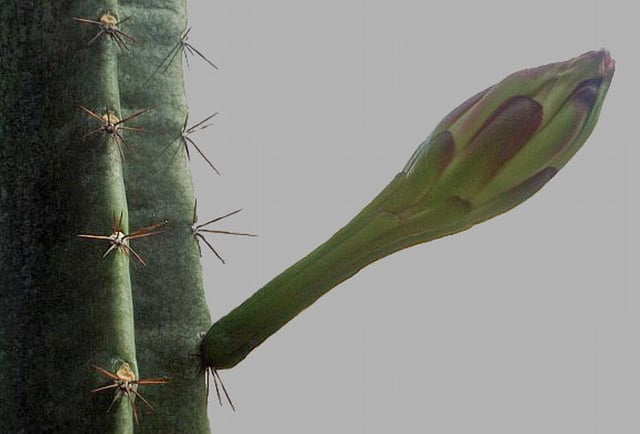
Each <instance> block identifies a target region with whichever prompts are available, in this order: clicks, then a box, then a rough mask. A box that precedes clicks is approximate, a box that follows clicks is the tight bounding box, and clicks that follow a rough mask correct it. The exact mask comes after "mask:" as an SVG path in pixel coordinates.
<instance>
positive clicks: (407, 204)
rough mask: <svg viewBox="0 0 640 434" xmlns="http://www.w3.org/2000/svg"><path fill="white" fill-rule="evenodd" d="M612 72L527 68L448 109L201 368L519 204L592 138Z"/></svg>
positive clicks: (216, 332) (208, 349)
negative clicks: (366, 270) (343, 285)
mask: <svg viewBox="0 0 640 434" xmlns="http://www.w3.org/2000/svg"><path fill="white" fill-rule="evenodd" d="M613 73H614V61H613V59H612V58H611V56H610V55H609V53H608V52H607V51H606V50H600V51H591V52H588V53H585V54H582V55H581V56H578V57H576V58H574V59H571V60H568V61H565V62H557V63H551V64H548V65H544V66H540V67H537V68H532V69H525V70H522V71H519V72H516V73H514V74H511V75H509V76H508V77H506V78H505V79H504V80H502V81H501V82H499V83H498V84H496V85H494V86H491V87H490V88H488V89H486V90H484V91H482V92H480V93H478V94H476V95H475V96H473V97H471V98H470V99H469V100H467V101H465V102H464V103H463V104H461V105H460V106H459V107H457V108H456V109H455V110H453V111H452V112H451V113H449V114H448V115H447V116H446V117H445V118H444V119H443V120H442V121H441V122H440V123H439V124H438V125H437V127H436V129H435V130H434V131H433V133H431V135H430V136H429V137H428V138H427V139H426V140H425V141H424V142H423V143H422V144H421V145H420V146H419V147H418V149H417V150H416V151H415V153H414V154H413V156H412V157H411V158H410V160H409V162H408V163H407V165H406V166H405V167H404V169H403V170H402V171H401V172H400V173H399V174H398V175H396V177H395V178H394V179H393V180H392V181H391V183H390V184H389V185H388V186H387V187H386V188H385V189H384V190H383V191H382V192H381V193H380V194H379V195H378V196H377V197H376V198H375V199H374V200H373V201H372V202H371V203H370V204H369V205H367V206H366V207H365V208H364V209H363V210H362V211H361V212H360V213H359V214H358V215H357V216H356V217H355V218H354V219H353V220H351V221H350V222H349V223H348V224H347V225H346V226H345V227H344V228H342V229H341V230H340V231H338V232H337V233H336V234H335V235H334V236H333V237H331V238H330V239H329V240H328V241H327V242H325V243H324V244H323V245H321V246H320V247H318V248H317V249H315V250H314V251H312V252H311V253H310V254H309V255H307V256H306V257H305V258H303V259H301V260H300V261H298V262H297V263H296V264H294V265H293V266H291V267H290V268H288V269H287V270H285V271H284V272H283V273H282V274H280V275H279V276H277V277H276V278H275V279H273V280H272V281H271V282H269V283H268V284H267V285H266V286H265V287H263V288H262V289H261V290H259V291H258V292H256V293H255V294H254V295H253V296H251V297H250V298H249V299H248V300H246V301H245V302H244V303H243V304H241V305H240V306H239V307H238V308H236V309H235V310H233V311H232V312H230V313H229V314H228V315H227V316H225V317H224V318H222V319H221V320H220V321H218V322H217V323H216V324H214V325H213V326H212V328H211V329H210V330H209V333H208V334H207V336H206V337H205V340H204V342H203V345H202V355H203V359H204V362H205V364H207V365H208V366H211V367H214V368H215V367H217V368H228V367H231V366H233V365H235V364H236V363H238V362H239V361H240V360H242V359H243V358H244V357H246V355H247V354H248V353H249V352H250V351H251V350H252V349H253V348H255V347H257V346H258V345H259V344H260V343H261V342H263V341H264V340H265V339H266V338H267V337H268V336H270V335H271V334H273V333H274V332H275V331H277V330H278V329H279V328H280V327H282V326H283V325H284V324H285V323H286V322H288V321H289V320H291V319H292V318H293V317H294V316H296V315H297V314H298V313H300V312H301V311H302V310H304V309H305V308H307V307H308V306H310V305H311V304H312V303H313V302H314V301H316V300H317V299H318V298H319V297H320V296H322V295H323V294H325V293H326V292H327V291H328V290H329V289H331V288H333V287H334V286H336V285H337V284H339V283H340V282H342V281H344V280H346V279H348V278H349V277H351V276H352V275H354V274H355V273H357V272H358V271H359V270H361V269H362V268H363V267H365V266H366V265H368V264H370V263H372V262H374V261H376V260H378V259H380V258H382V257H384V256H386V255H389V254H391V253H394V252H396V251H398V250H400V249H404V248H406V247H409V246H412V245H415V244H419V243H423V242H426V241H430V240H433V239H436V238H440V237H443V236H446V235H450V234H453V233H456V232H460V231H463V230H465V229H468V228H470V227H471V226H473V225H475V224H477V223H480V222H482V221H485V220H487V219H490V218H491V217H495V216H497V215H499V214H502V213H504V212H505V211H508V210H509V209H511V208H513V207H515V206H517V205H518V204H520V203H522V202H523V201H525V200H526V199H528V198H529V197H530V196H531V195H533V194H534V193H535V192H536V191H538V190H539V189H540V188H541V187H542V186H543V185H544V184H546V183H547V182H548V181H549V180H550V179H551V178H553V176H554V175H555V174H556V173H557V171H558V170H559V169H560V168H562V166H564V165H565V164H566V163H567V161H568V160H569V159H570V158H571V157H572V156H573V155H574V154H575V153H576V151H577V150H578V149H579V148H580V147H581V146H582V144H583V143H584V142H585V141H586V140H587V138H588V137H589V134H590V133H591V131H592V130H593V128H594V126H595V124H596V122H597V119H598V115H599V113H600V109H601V107H602V104H603V101H604V98H605V95H606V93H607V90H608V89H609V85H610V84H611V80H612V78H613Z"/></svg>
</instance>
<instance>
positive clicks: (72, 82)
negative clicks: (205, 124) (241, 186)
mask: <svg viewBox="0 0 640 434" xmlns="http://www.w3.org/2000/svg"><path fill="white" fill-rule="evenodd" d="M0 14H1V17H2V22H3V23H4V26H5V28H4V31H3V34H2V36H1V38H2V40H1V41H0V47H2V52H3V53H5V54H6V55H5V56H3V62H2V63H1V64H0V81H1V83H2V89H3V98H2V99H1V101H0V156H1V157H2V158H1V161H0V165H1V167H0V195H1V200H2V202H1V206H0V240H1V243H2V246H1V248H0V255H1V257H0V261H1V262H0V263H1V264H2V273H0V291H1V293H2V297H0V330H2V332H1V333H0V372H2V374H1V375H2V382H1V384H2V386H3V399H2V404H1V405H0V431H1V432H68V433H72V432H104V433H130V432H133V431H134V430H135V431H136V432H149V433H161V432H167V433H169V432H170V433H178V432H185V433H187V432H188V433H208V432H209V423H208V420H207V417H206V396H205V394H206V390H205V381H204V376H203V373H202V371H201V366H200V360H199V358H198V357H197V356H196V354H197V352H198V350H199V348H198V347H199V344H200V341H201V337H202V334H203V332H204V331H206V329H207V328H208V327H209V326H210V324H211V321H210V317H209V313H208V309H207V306H206V303H205V296H204V291H203V288H202V279H201V267H200V262H199V261H200V258H199V253H198V249H197V245H196V244H195V243H194V241H193V235H192V232H191V220H192V213H193V206H194V202H195V199H194V194H193V187H192V184H191V177H190V174H189V169H188V165H187V161H186V158H185V154H184V152H183V150H182V149H180V152H178V153H177V154H176V153H175V152H173V149H174V148H171V149H170V150H167V147H168V146H169V144H171V143H173V142H175V141H176V138H177V137H180V135H181V132H182V126H183V122H184V119H185V117H186V112H187V109H186V102H185V92H184V85H183V76H182V65H181V62H179V61H176V62H172V63H171V64H170V65H168V66H167V67H166V68H165V69H163V70H162V71H161V72H159V73H156V74H154V72H155V70H156V68H157V66H158V65H159V64H160V63H161V62H162V59H163V58H165V57H166V55H167V53H169V52H170V51H171V50H172V49H173V47H174V46H175V44H176V43H177V42H178V41H180V40H181V39H180V38H181V35H183V33H184V31H185V29H186V28H187V21H186V11H185V3H184V1H182V0H167V1H163V2H155V1H151V0H146V1H136V2H135V3H132V2H127V3H119V2H117V1H115V0H112V1H107V0H101V1H98V0H77V1H69V2H18V1H14V2H8V3H6V4H4V5H3V8H2V9H1V10H0ZM152 76H153V78H152V79H150V77H152ZM81 107H83V108H84V109H83V108H81ZM120 120H123V122H120ZM175 146H180V143H178V142H175ZM163 150H164V152H163ZM174 156H175V157H174ZM120 215H122V219H121V221H119V216H120ZM114 218H115V220H116V221H117V224H115V226H119V227H118V228H117V229H118V230H117V231H116V230H114ZM165 220H167V222H168V223H167V224H166V225H164V221H165ZM157 225H159V226H157ZM150 226H151V228H150ZM160 226H161V227H160ZM140 228H146V230H147V231H148V232H158V231H160V232H161V233H156V234H154V236H149V237H147V236H145V234H143V233H141V232H136V231H137V230H138V229H140ZM116 232H119V233H121V235H118V236H116V237H115V238H114V239H119V240H120V241H119V242H120V244H118V245H115V244H113V243H112V241H109V240H108V239H83V238H82V237H78V235H88V236H89V237H93V238H96V237H100V236H102V237H109V236H111V235H114V234H116ZM143 232H144V231H143ZM125 234H128V236H125ZM116 235H117V234H116ZM118 237H120V238H118ZM85 238H86V237H85ZM114 246H115V247H114ZM110 247H113V249H112V251H111V252H110V253H109V254H108V255H106V256H105V257H104V258H103V254H104V253H105V251H107V250H108V249H109V248H110ZM134 252H135V254H134ZM138 255H139V257H140V259H141V261H140V260H138V259H137V257H138ZM141 262H144V263H146V265H142V263H141ZM123 366H129V367H130V371H129V372H130V374H127V375H125V376H124V377H123V378H124V379H123V378H120V380H116V379H114V378H111V377H109V376H108V374H107V373H111V374H112V375H116V376H118V375H119V374H118V373H119V372H120V373H121V374H122V373H123V372H125V371H123V370H122V369H123V368H122V367H123ZM96 367H98V368H100V369H102V371H100V370H98V369H97V368H96ZM122 375H124V374H122ZM125 377H126V378H125ZM147 379H161V380H162V383H153V384H150V383H148V382H146V380H147ZM116 381H122V383H121V384H120V385H119V386H117V387H111V388H108V389H105V390H101V391H99V392H95V393H91V391H92V390H95V389H99V388H101V387H105V386H109V385H110V384H112V385H113V384H115V383H114V382H116ZM165 382H166V384H164V383H165ZM127 388H130V389H127ZM126 390H130V391H131V393H129V394H127V393H124V394H123V393H120V394H119V395H118V399H116V401H115V402H114V403H113V406H112V408H111V409H110V411H109V412H107V408H109V405H110V404H111V403H112V400H113V398H114V396H116V394H117V392H122V391H126ZM134 391H135V392H139V393H140V395H142V396H143V397H144V399H146V400H147V401H148V402H149V403H150V404H151V405H152V406H153V407H154V411H153V412H151V411H149V409H148V407H147V406H146V405H145V404H144V403H143V401H142V399H141V398H139V397H138V395H137V394H136V393H134ZM130 398H131V399H130ZM132 403H135V406H136V407H135V408H136V411H137V413H138V416H139V422H140V423H139V424H138V425H136V420H135V419H136V418H135V417H134V414H133V406H132V405H131V404H132Z"/></svg>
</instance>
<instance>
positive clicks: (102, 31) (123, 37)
mask: <svg viewBox="0 0 640 434" xmlns="http://www.w3.org/2000/svg"><path fill="white" fill-rule="evenodd" d="M129 18H131V17H127V18H124V19H122V20H121V21H118V19H117V18H116V17H115V16H114V15H112V14H111V13H110V12H107V13H105V14H102V16H100V18H99V20H98V21H96V20H92V19H90V18H85V17H73V19H74V20H76V21H79V22H81V23H86V24H91V25H94V26H98V33H96V34H95V36H94V37H93V38H91V40H90V41H89V42H88V43H87V45H91V44H92V43H93V42H94V41H95V40H96V39H98V38H104V37H106V38H109V39H111V41H112V42H114V43H115V44H116V45H117V46H118V48H120V50H122V51H123V52H124V51H125V50H129V46H128V45H127V40H128V41H129V42H133V43H136V42H138V41H137V40H136V39H135V38H134V37H132V36H130V35H128V34H126V33H125V32H123V31H122V30H120V29H118V26H119V25H120V24H122V23H123V22H125V21H126V20H128V19H129Z"/></svg>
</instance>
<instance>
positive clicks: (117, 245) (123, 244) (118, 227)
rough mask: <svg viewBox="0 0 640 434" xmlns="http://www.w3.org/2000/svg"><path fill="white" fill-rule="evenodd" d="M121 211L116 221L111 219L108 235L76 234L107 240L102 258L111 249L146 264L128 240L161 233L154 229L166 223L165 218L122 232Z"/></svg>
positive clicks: (82, 236)
mask: <svg viewBox="0 0 640 434" xmlns="http://www.w3.org/2000/svg"><path fill="white" fill-rule="evenodd" d="M123 214H124V213H123V212H120V218H119V219H118V220H117V221H116V219H115V216H114V220H113V228H112V232H111V234H109V235H95V234H79V235H77V236H78V237H79V238H84V239H89V240H104V241H108V242H109V243H110V244H111V245H110V246H109V248H108V249H107V250H106V251H105V252H104V254H103V255H102V257H103V258H106V257H107V256H108V255H109V253H111V252H112V251H113V250H118V251H120V252H121V253H123V254H124V255H125V256H127V257H128V258H129V259H131V256H132V255H133V257H134V258H135V259H136V260H137V261H138V262H140V264H142V265H147V263H146V262H145V261H144V259H142V257H141V256H140V255H139V254H138V252H136V251H135V250H134V249H133V247H131V246H130V245H129V240H134V239H136V238H144V237H148V236H151V235H155V234H158V233H161V232H162V231H158V230H156V229H158V228H160V227H162V226H164V225H166V224H167V223H168V221H167V220H164V221H162V222H160V223H156V224H153V225H150V226H146V227H144V228H142V229H138V230H137V231H134V232H131V233H129V234H125V233H124V232H122V217H123Z"/></svg>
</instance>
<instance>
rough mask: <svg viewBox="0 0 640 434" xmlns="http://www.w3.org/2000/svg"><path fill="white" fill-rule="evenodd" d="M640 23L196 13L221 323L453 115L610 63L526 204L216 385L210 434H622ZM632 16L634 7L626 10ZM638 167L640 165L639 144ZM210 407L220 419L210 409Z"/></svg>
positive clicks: (336, 293)
mask: <svg viewBox="0 0 640 434" xmlns="http://www.w3.org/2000/svg"><path fill="white" fill-rule="evenodd" d="M637 4H638V3H637V2H629V1H627V0H619V1H607V2H605V1H581V2H578V1H557V0H556V1H548V0H543V1H536V2H531V1H529V2H518V1H499V0H485V1H482V2H470V1H462V2H460V1H446V2H426V1H409V0H396V1H393V2H391V1H387V2H381V1H355V0H324V1H303V0H298V1H293V0H290V1H282V0H272V1H269V2H261V1H247V2H243V1H216V2H208V1H191V2H189V11H190V19H191V25H192V26H193V30H192V32H191V39H190V42H191V43H192V44H193V45H194V46H196V47H197V48H198V49H200V50H201V51H202V52H203V53H205V54H207V55H208V56H209V57H210V58H212V60H214V61H215V62H216V63H217V64H218V65H219V66H220V71H214V70H213V69H211V68H210V67H208V66H207V65H206V64H205V63H204V62H199V61H198V60H197V59H192V61H191V69H190V70H189V71H187V83H188V88H187V92H188V95H189V104H190V110H191V119H193V120H197V119H200V118H203V117H205V116H206V115H208V114H210V113H212V112H215V111H219V112H221V114H220V115H219V116H218V117H217V118H216V123H215V126H214V127H211V128H209V129H207V130H205V131H203V132H202V133H201V134H200V135H199V136H194V138H196V139H197V140H198V142H199V143H200V144H201V145H202V146H203V147H204V148H205V149H206V152H207V153H208V155H209V156H210V157H211V158H212V160H213V161H214V162H215V163H216V164H217V166H218V168H219V169H220V170H221V172H222V176H221V177H218V176H216V175H215V174H214V173H213V172H212V171H211V170H210V169H209V168H208V167H207V166H206V164H205V163H204V162H203V161H202V160H201V159H199V158H196V157H197V156H194V158H193V161H192V169H193V173H194V178H195V184H196V192H197V195H198V198H199V204H200V216H201V217H202V218H205V217H213V216H217V215H221V214H223V213H225V212H227V211H231V210H234V209H236V208H239V207H243V208H244V211H243V212H242V213H241V214H240V215H237V216H235V217H233V218H232V219H229V220H227V221H225V222H224V223H222V222H221V223H220V225H219V226H218V227H219V228H221V229H229V230H240V231H253V232H256V233H258V234H259V237H258V238H256V239H247V238H240V237H222V236H218V237H212V238H210V239H211V240H212V242H214V243H215V246H216V247H217V248H218V250H219V251H220V252H221V253H222V254H223V256H224V257H225V258H226V259H227V262H228V264H227V265H225V266H223V265H221V264H220V263H219V262H217V260H216V259H215V257H213V255H209V254H207V255H205V257H204V258H203V265H204V267H205V277H206V282H205V283H206V287H207V296H208V299H209V303H210V306H211V311H212V315H213V316H214V319H215V318H218V317H220V316H222V315H224V314H225V313H226V312H228V311H229V310H230V309H232V308H233V307H234V306H236V305H237V304H239V303H240V302H241V301H243V300H244V299H245V298H246V297H248V296H249V295H250V294H251V293H253V292H254V291H255V290H257V289H258V288H259V287H261V286H262V285H263V284H264V283H266V282H267V281H268V280H270V279H271V278H272V277H274V276H275V275H276V274H278V273H279V272H280V271H282V270H283V269H284V268H286V267H287V266H288V265H290V264H292V263H293V262H294V261H296V260H297V259H299V258H300V257H302V256H303V255H305V254H306V253H307V252H308V251H310V250H311V249H312V248H314V247H315V246H317V245H318V244H319V243H321V242H322V241H324V240H325V239H326V238H327V237H329V236H330V235H331V234H332V233H333V232H335V231H336V230H337V229H338V228H339V227H340V226H342V225H343V224H344V223H346V222H347V221H348V220H349V219H350V218H351V217H352V216H353V215H354V214H355V213H356V212H357V211H358V210H360V209H361V208H362V207H363V206H364V205H365V204H366V203H368V201H369V200H370V199H371V198H372V197H373V196H374V195H375V194H376V193H378V191H380V189H382V188H383V187H384V186H385V185H386V184H387V182H388V181H389V180H390V179H391V178H392V177H393V175H394V174H395V173H397V172H398V171H399V170H400V169H401V168H402V166H403V165H404V163H405V162H406V160H407V159H408V158H409V156H410V155H411V153H412V152H413V150H414V148H415V147H416V146H417V145H418V144H419V143H420V142H421V141H422V140H423V139H424V138H425V137H426V136H427V134H428V133H429V132H430V131H431V129H432V128H433V127H434V126H435V124H436V123H437V122H438V121H439V120H440V118H442V117H443V116H444V115H445V114H446V113H447V112H448V111H449V110H451V109H452V108H453V107H455V106H456V105H457V104H458V103H460V102H461V101H463V100H464V99H466V98H467V97H468V96H470V95H472V94H474V93H475V92H476V91H478V90H480V89H483V88H484V87H486V86H488V85H490V84H493V83H495V82H497V81H498V80H500V79H501V78H503V77H504V76H505V75H507V74H508V73H510V72H512V71H515V70H517V69H521V68H524V67H529V66H535V65H539V64H544V63H548V62H551V61H557V60H564V59H567V58H570V57H573V56H575V55H578V54H580V53H582V52H584V51H588V50H591V49H597V48H601V47H606V48H608V49H609V50H611V52H612V54H613V56H614V57H615V58H616V60H617V72H616V77H615V79H614V82H613V85H612V88H611V90H610V93H609V96H608V99H607V101H606V104H605V107H604V110H603V114H602V116H601V120H600V123H599V125H598V126H597V128H596V130H595V132H594V133H593V135H592V136H591V138H590V140H589V141H588V142H587V143H586V145H585V146H584V148H583V149H582V150H581V151H580V152H579V153H578V155H577V156H576V157H575V158H574V159H573V160H572V161H571V162H570V163H569V164H568V165H567V166H566V167H565V169H564V170H563V171H561V172H560V174H559V175H558V176H556V178H555V179H554V180H553V181H552V182H551V183H550V184H549V185H547V186H546V187H545V188H544V189H543V190H542V191H541V192H540V193H539V194H537V195H536V196H535V197H534V198H532V199H531V200H529V201H528V202H526V203H525V204H524V205H522V206H520V207H518V208H517V209H515V210H513V211H511V212H509V213H508V214H506V215H504V216H501V217H499V218H496V219H494V220H492V221H490V222H487V223H484V224H482V225H480V226H477V227H475V228H473V229H472V230H470V231H468V232H465V233H462V234H459V235H456V236H454V237H448V238H446V239H442V240H439V241H435V242H432V243H429V244H425V245H422V246H418V247H415V248H412V249H409V250H405V251H403V252H400V253H398V254H395V255H393V256H392V257H389V258H386V259H384V260H382V261H380V262H378V263H376V264H374V265H372V266H370V267H369V268H367V269H365V270H364V271H363V272H361V273H360V274H359V275H357V276H356V277H355V278H353V279H352V280H350V281H348V282H346V283H344V284H343V285H341V286H339V287H338V288H336V289H334V290H333V291H332V292H330V293H329V294H328V295H327V296H325V297H324V298H322V299H321V300H320V301H319V302H318V303H316V304H315V305H314V306H313V307H312V308H310V309H308V310H307V311H305V312H304V313H303V314H302V315H300V316H299V317H298V318H296V319H295V320H294V321H293V322H292V323H290V324H289V325H288V326H287V327H286V328H285V329H283V330H281V331H280V332H279V333H277V334H276V335H275V336H273V337H272V338H271V339H269V340H268V341H267V342H266V343H265V344H264V345H263V346H262V347H260V348H259V349H258V350H256V351H255V352H254V353H252V354H251V355H250V356H249V358H248V359H246V360H245V361H244V362H243V363H241V364H240V365H239V366H237V367H236V368H234V369H233V370H230V371H223V372H222V375H223V378H224V380H225V384H226V385H227V387H228V389H229V390H230V391H231V394H232V396H233V398H234V401H235V404H236V406H237V407H238V412H237V413H235V414H234V413H232V412H231V410H230V409H228V407H227V408H222V409H220V408H219V407H218V406H217V403H215V400H211V402H212V405H211V419H212V425H213V430H214V432H217V433H227V434H229V433H251V432H263V433H265V432H266V433H327V432H334V433H347V432H348V433H389V432H402V433H412V432H433V433H456V434H457V433H469V432H479V433H492V434H500V433H505V434H506V433H509V434H512V433H541V432H544V433H581V434H590V433H607V434H608V433H616V434H618V433H637V432H638V431H639V430H640V416H638V414H640V411H639V409H640V344H639V342H640V339H639V338H640V300H639V298H638V288H639V285H638V284H639V279H638V275H637V272H636V271H635V268H636V267H635V265H634V264H637V263H638V251H637V248H634V246H637V242H638V241H639V239H638V229H637V225H631V224H630V222H634V221H638V206H637V201H638V195H637V194H638V191H637V187H636V186H637V185H638V181H639V180H638V170H637V165H638V161H639V158H638V157H639V156H640V155H639V152H638V146H637V125H638V123H639V115H640V113H639V111H640V109H639V108H638V105H637V98H638V96H639V95H638V80H639V79H638V77H640V61H639V60H638V56H639V52H640V50H639V49H638V41H639V40H640V39H639V36H640V35H639V34H638V31H637V30H635V29H636V28H637V27H638V22H639V20H640V13H639V7H638V6H637ZM629 5H633V6H629ZM632 144H633V145H635V146H632ZM214 404H215V405H214Z"/></svg>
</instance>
